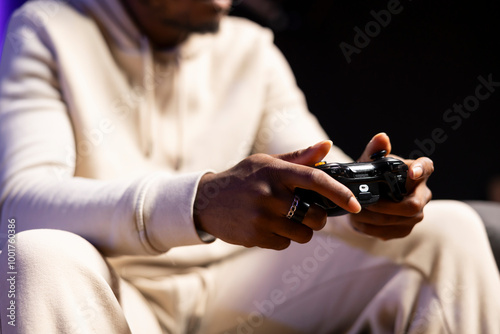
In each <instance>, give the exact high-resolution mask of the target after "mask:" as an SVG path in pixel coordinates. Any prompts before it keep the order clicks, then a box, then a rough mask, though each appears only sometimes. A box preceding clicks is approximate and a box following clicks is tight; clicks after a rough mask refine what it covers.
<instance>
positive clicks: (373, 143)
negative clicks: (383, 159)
mask: <svg viewBox="0 0 500 334" xmlns="http://www.w3.org/2000/svg"><path fill="white" fill-rule="evenodd" d="M382 150H386V151H387V154H389V153H391V140H390V139H389V136H388V135H387V134H386V133H385V132H381V133H378V134H376V135H375V136H373V138H372V140H370V142H369V143H368V145H366V148H365V151H364V152H363V154H362V155H361V157H360V158H359V159H358V161H360V162H367V161H371V159H370V157H371V155H372V154H373V153H377V152H379V151H382Z"/></svg>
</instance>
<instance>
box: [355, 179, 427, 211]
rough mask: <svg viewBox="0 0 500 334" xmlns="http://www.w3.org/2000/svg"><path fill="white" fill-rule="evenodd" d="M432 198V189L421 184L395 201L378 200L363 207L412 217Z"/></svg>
mask: <svg viewBox="0 0 500 334" xmlns="http://www.w3.org/2000/svg"><path fill="white" fill-rule="evenodd" d="M431 199H432V191H431V190H430V189H429V188H428V187H427V186H426V185H425V184H421V185H420V186H419V187H417V188H416V189H415V191H414V192H412V193H411V194H409V195H407V196H406V197H404V198H403V200H402V201H401V202H398V203H395V202H393V201H390V200H380V201H378V202H377V203H376V204H373V205H370V206H367V207H365V209H366V210H368V211H371V212H377V213H381V214H387V215H396V216H401V217H413V216H416V215H418V214H419V213H420V212H421V211H422V210H423V209H424V207H425V205H426V204H427V203H429V201H430V200H431Z"/></svg>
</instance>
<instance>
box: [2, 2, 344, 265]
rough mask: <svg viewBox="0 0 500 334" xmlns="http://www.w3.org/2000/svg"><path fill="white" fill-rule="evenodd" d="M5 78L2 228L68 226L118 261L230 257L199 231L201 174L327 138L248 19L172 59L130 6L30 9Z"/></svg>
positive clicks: (13, 42)
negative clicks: (144, 31)
mask: <svg viewBox="0 0 500 334" xmlns="http://www.w3.org/2000/svg"><path fill="white" fill-rule="evenodd" d="M0 71H1V72H0V75H1V76H0V205H1V221H0V224H1V225H2V228H3V231H2V232H5V228H6V227H5V226H6V225H7V222H8V219H11V218H13V219H15V221H16V229H17V232H20V231H22V230H27V229H34V228H55V229H63V230H67V231H71V232H74V233H77V234H79V235H81V236H83V237H85V238H86V239H88V240H89V241H91V242H92V243H93V244H94V245H95V246H96V247H98V248H99V249H100V250H101V251H102V252H103V253H104V254H106V255H126V254H130V255H146V254H160V253H164V252H166V251H168V250H169V249H171V248H174V247H177V248H176V249H175V251H174V250H171V251H170V252H169V254H170V256H171V257H174V258H177V260H175V261H181V262H182V259H185V260H186V261H188V262H189V261H191V260H193V261H194V262H197V261H203V259H202V258H211V257H214V256H215V257H216V256H219V255H221V254H225V253H226V252H227V251H228V250H229V249H233V248H234V247H232V246H229V245H226V244H224V243H223V242H220V241H217V242H215V243H212V244H204V241H203V240H205V239H204V238H205V237H208V238H207V239H206V240H205V241H207V240H209V239H210V238H209V236H206V235H204V234H203V233H197V231H196V230H195V227H194V223H193V218H192V206H193V201H194V197H195V193H196V189H197V186H198V181H199V179H200V177H201V176H202V175H203V174H204V173H206V172H207V171H209V170H211V171H222V170H224V169H227V168H229V167H231V166H232V165H234V164H235V163H236V162H238V161H240V160H242V159H244V158H245V157H246V156H248V155H249V154H251V153H255V152H265V153H270V154H274V153H284V152H289V151H292V150H295V149H299V148H304V147H307V146H309V145H312V144H314V143H315V142H317V141H319V140H323V139H326V138H327V136H326V135H325V133H324V132H323V130H322V129H321V127H320V126H319V125H318V123H317V121H316V119H315V118H314V116H312V115H311V114H310V113H309V112H308V111H307V107H306V103H305V99H304V97H303V95H302V93H301V92H300V90H299V89H298V88H297V86H296V84H295V81H294V78H293V75H292V73H291V71H290V69H289V67H288V65H287V64H286V61H285V59H284V58H283V56H282V55H281V54H280V52H279V51H278V50H277V48H276V47H275V46H274V45H273V42H272V34H271V33H270V32H269V31H268V30H266V29H264V28H262V27H259V26H257V25H256V24H253V23H251V22H248V21H246V20H243V19H237V18H225V19H224V20H223V21H222V23H221V29H220V31H219V32H218V33H217V34H204V35H192V36H191V37H190V38H189V39H188V40H187V41H186V42H185V43H184V44H182V45H181V46H180V47H178V48H176V49H173V50H163V51H161V52H159V51H154V50H153V49H152V48H151V46H150V43H149V41H148V39H147V38H146V37H145V36H143V35H141V33H140V32H139V31H138V29H137V28H136V27H135V26H134V24H133V23H132V21H131V20H130V18H129V17H128V16H127V14H126V12H125V11H124V9H123V8H122V6H121V4H120V2H119V1H118V0H107V1H98V0H75V1H71V4H70V3H67V2H62V1H48V0H44V1H31V2H28V3H27V4H26V5H24V6H23V7H22V8H21V9H20V10H18V11H17V12H16V13H15V15H14V16H13V18H12V21H11V23H10V26H9V30H8V33H7V37H6V43H5V46H4V50H3V54H2V62H1V68H0ZM328 159H329V160H335V161H346V160H348V158H347V157H346V156H345V155H344V154H343V153H342V152H341V151H340V150H338V149H336V148H335V149H334V151H333V152H332V154H331V155H330V156H329V158H328ZM202 239H203V240H202ZM196 244H201V245H203V246H199V247H189V248H186V247H179V246H186V245H196Z"/></svg>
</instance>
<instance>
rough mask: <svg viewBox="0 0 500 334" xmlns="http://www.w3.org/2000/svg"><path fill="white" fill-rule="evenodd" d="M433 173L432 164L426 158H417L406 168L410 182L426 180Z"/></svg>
mask: <svg viewBox="0 0 500 334" xmlns="http://www.w3.org/2000/svg"><path fill="white" fill-rule="evenodd" d="M433 172H434V162H433V161H432V160H431V159H429V158H427V157H422V158H418V159H417V160H415V161H413V162H411V163H410V164H409V166H408V177H409V178H410V179H412V180H419V179H425V178H428V177H429V176H431V174H432V173H433Z"/></svg>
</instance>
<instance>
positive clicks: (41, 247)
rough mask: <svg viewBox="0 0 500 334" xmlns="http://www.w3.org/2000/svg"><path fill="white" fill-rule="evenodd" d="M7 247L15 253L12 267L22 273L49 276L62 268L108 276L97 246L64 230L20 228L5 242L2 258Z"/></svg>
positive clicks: (6, 251) (7, 249)
mask: <svg viewBox="0 0 500 334" xmlns="http://www.w3.org/2000/svg"><path fill="white" fill-rule="evenodd" d="M9 245H10V248H9ZM12 246H13V247H12ZM9 249H10V250H15V251H14V252H10V253H12V254H14V255H15V259H13V260H15V266H16V268H17V269H18V271H22V272H24V273H32V274H33V275H44V274H47V275H52V274H54V273H59V272H61V271H62V270H63V269H64V270H68V271H74V270H78V271H80V272H87V271H92V272H98V273H101V275H104V276H109V270H108V266H107V263H106V261H105V260H104V258H103V257H102V255H101V254H100V253H99V252H98V251H97V249H96V248H95V247H94V246H93V245H92V244H91V243H89V242H88V241H87V240H85V239H84V238H82V237H80V236H78V235H76V234H74V233H70V232H67V231H61V230H49V229H40V230H27V231H22V232H19V233H17V234H16V235H15V238H14V240H13V242H7V243H6V245H5V246H4V247H3V250H2V257H5V256H8V255H9ZM5 260H6V259H4V261H5ZM7 260H8V259H7ZM11 262H12V261H11ZM72 269H74V270H72ZM105 278H108V277H105Z"/></svg>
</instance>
